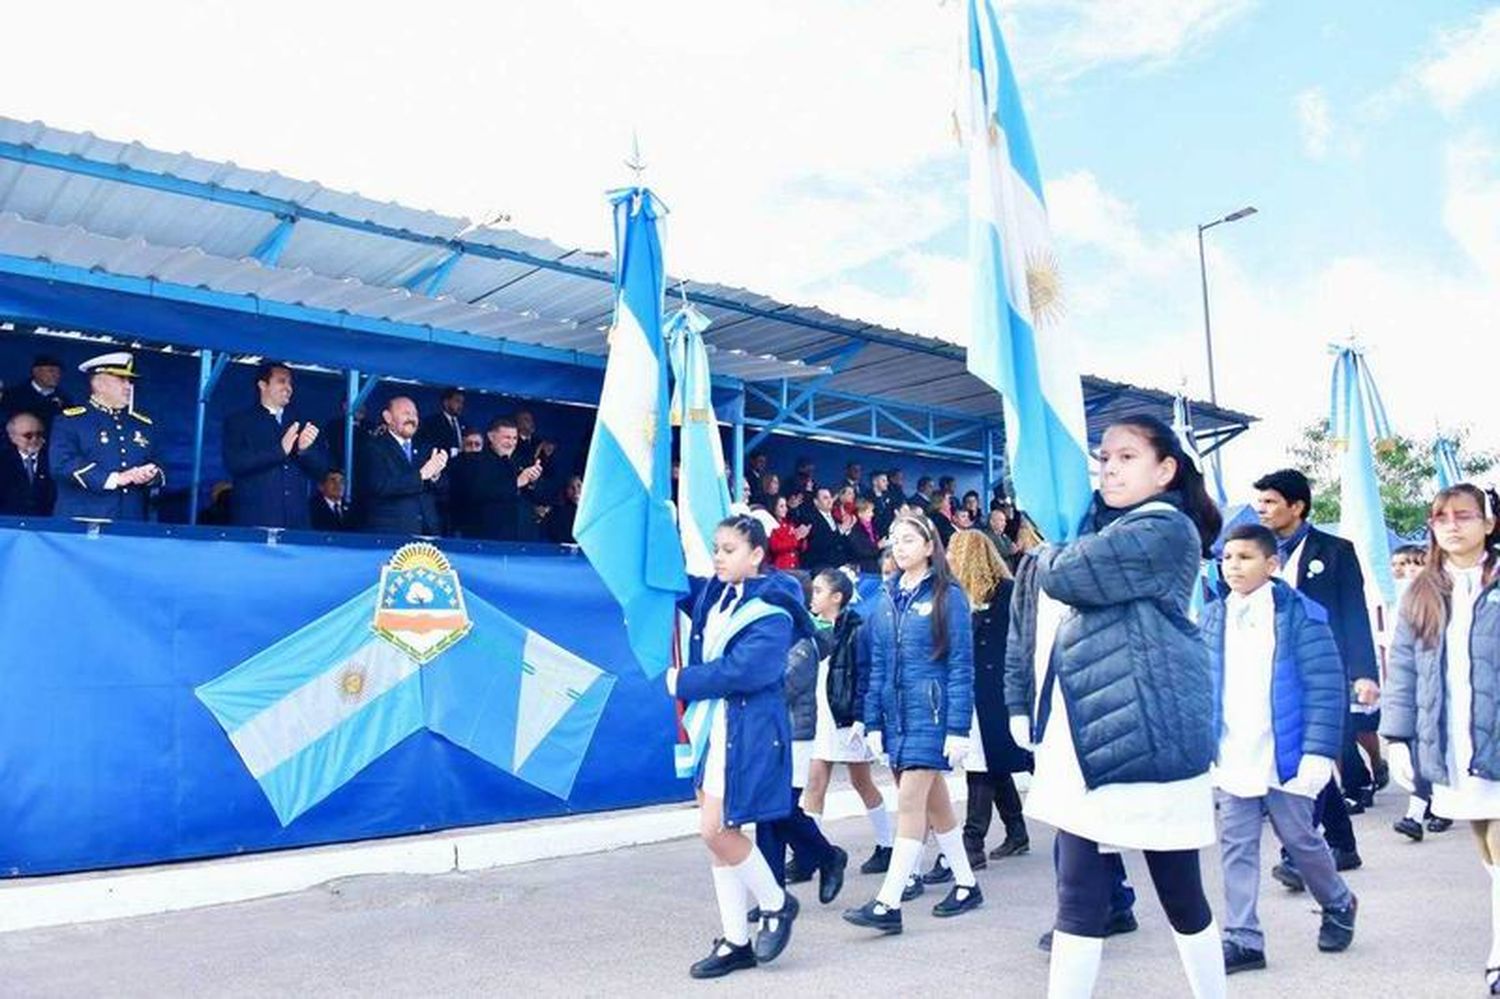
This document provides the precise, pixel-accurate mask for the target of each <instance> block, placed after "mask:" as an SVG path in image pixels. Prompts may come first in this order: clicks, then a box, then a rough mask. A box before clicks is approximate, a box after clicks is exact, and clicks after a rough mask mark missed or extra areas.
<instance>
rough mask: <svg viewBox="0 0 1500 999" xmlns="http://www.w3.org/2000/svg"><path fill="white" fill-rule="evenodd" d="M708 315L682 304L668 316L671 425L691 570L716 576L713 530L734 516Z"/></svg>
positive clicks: (680, 517)
mask: <svg viewBox="0 0 1500 999" xmlns="http://www.w3.org/2000/svg"><path fill="white" fill-rule="evenodd" d="M708 324H709V321H708V317H706V316H704V315H703V313H701V312H699V311H698V310H697V309H695V308H693V307H692V306H691V305H686V304H685V305H683V307H682V308H681V309H678V310H677V311H676V312H674V313H673V314H672V318H671V319H670V320H668V321H667V330H666V333H667V342H668V344H670V345H671V350H672V379H673V390H672V425H673V426H676V427H681V428H682V432H681V441H680V444H679V445H678V452H679V464H678V470H677V526H678V530H679V533H680V534H681V536H682V553H683V558H684V561H685V563H686V565H687V571H688V572H689V573H691V574H692V575H694V576H711V575H713V571H714V565H713V550H714V529H715V528H717V527H718V526H719V522H720V521H721V520H723V519H724V518H725V517H727V516H729V483H728V480H727V478H726V477H725V469H724V445H723V442H722V441H721V440H720V439H719V423H718V420H717V419H715V417H714V404H713V380H712V373H711V372H710V371H709V367H708V348H707V347H706V346H704V343H703V331H704V330H705V329H707V328H708Z"/></svg>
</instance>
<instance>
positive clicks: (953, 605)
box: [844, 513, 984, 933]
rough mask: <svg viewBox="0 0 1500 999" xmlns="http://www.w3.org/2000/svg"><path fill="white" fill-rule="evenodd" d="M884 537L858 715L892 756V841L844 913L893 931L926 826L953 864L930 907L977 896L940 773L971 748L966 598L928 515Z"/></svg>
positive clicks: (899, 521)
mask: <svg viewBox="0 0 1500 999" xmlns="http://www.w3.org/2000/svg"><path fill="white" fill-rule="evenodd" d="M890 538H891V551H892V554H893V555H894V557H895V560H896V566H897V569H898V572H897V574H896V575H895V576H893V577H892V578H891V579H888V580H886V582H885V585H884V586H883V587H882V590H881V595H880V597H879V598H878V599H877V600H875V601H873V602H874V604H875V608H874V610H873V611H872V612H871V617H870V619H869V623H868V624H866V625H865V627H866V628H868V629H869V634H870V687H869V690H868V691H867V692H866V694H865V701H864V716H865V732H866V735H865V740H866V742H867V743H868V745H869V747H870V751H871V752H872V753H874V754H875V755H876V756H881V755H886V754H889V756H890V762H891V770H892V771H893V772H894V773H895V774H896V799H897V816H896V841H895V844H894V845H893V847H892V849H891V860H890V866H889V867H888V868H887V869H886V873H885V881H884V882H883V883H882V884H881V886H880V891H879V892H878V893H877V894H876V896H875V898H874V899H872V900H871V901H869V902H867V903H865V904H864V905H862V906H860V907H859V908H857V909H850V910H848V911H847V912H845V913H844V918H845V919H847V920H848V921H849V922H851V923H853V924H855V925H856V926H866V927H869V928H871V929H874V930H879V931H880V932H881V933H900V932H901V929H902V926H901V902H902V893H903V892H904V891H905V890H906V885H907V881H908V879H909V878H911V876H912V875H913V874H914V873H915V872H916V869H917V865H918V864H919V863H921V860H922V841H923V840H924V839H925V838H926V836H927V831H928V829H929V828H930V829H931V830H932V832H933V835H934V836H935V837H936V838H937V843H938V849H939V850H940V851H942V854H943V856H944V857H946V858H947V860H948V866H949V867H950V868H952V870H953V887H952V888H951V889H950V890H949V892H948V895H947V897H946V898H944V899H943V900H942V901H941V902H939V903H938V904H937V905H936V906H934V907H933V909H932V914H933V915H934V916H957V915H960V914H961V913H965V912H968V911H970V910H971V909H976V908H978V907H979V906H980V905H981V904H982V903H983V902H984V896H983V895H982V894H981V893H980V891H979V884H978V882H977V881H975V879H974V871H973V869H972V868H971V867H970V865H969V860H968V857H967V856H966V855H965V854H964V845H963V831H962V830H961V829H960V828H959V824H958V819H957V818H956V817H955V816H954V813H953V802H952V800H951V799H950V798H949V796H948V785H947V783H946V781H945V780H944V777H943V775H944V773H945V772H947V771H948V770H950V769H952V768H953V767H955V766H957V765H958V764H959V762H960V761H961V760H963V758H964V757H965V756H967V755H968V752H969V723H970V718H971V715H972V713H973V710H974V636H973V632H972V631H971V630H970V623H969V601H968V598H966V597H965V596H964V591H963V589H962V588H961V587H960V586H959V585H958V583H956V582H955V581H954V580H953V577H952V575H951V574H950V573H949V571H948V563H947V560H946V559H945V558H944V557H943V543H942V540H941V538H940V537H939V535H938V533H937V529H936V528H935V527H934V526H933V524H932V522H931V521H930V520H928V519H927V517H925V516H923V515H922V514H910V513H903V514H902V515H900V516H899V517H897V518H896V521H895V523H894V524H892V525H891V534H890ZM916 890H917V891H918V892H919V891H920V890H921V882H920V881H918V882H917V888H916ZM912 897H915V895H914V894H913V895H912Z"/></svg>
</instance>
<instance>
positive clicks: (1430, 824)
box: [1427, 815, 1453, 833]
mask: <svg viewBox="0 0 1500 999" xmlns="http://www.w3.org/2000/svg"><path fill="white" fill-rule="evenodd" d="M1452 828H1453V820H1452V819H1440V818H1438V817H1437V816H1436V815H1434V816H1433V817H1432V818H1430V819H1428V820H1427V831H1428V832H1430V833H1440V832H1447V831H1448V830H1449V829H1452Z"/></svg>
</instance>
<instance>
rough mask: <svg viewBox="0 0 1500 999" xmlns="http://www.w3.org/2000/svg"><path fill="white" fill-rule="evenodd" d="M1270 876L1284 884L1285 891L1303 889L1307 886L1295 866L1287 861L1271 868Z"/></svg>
mask: <svg viewBox="0 0 1500 999" xmlns="http://www.w3.org/2000/svg"><path fill="white" fill-rule="evenodd" d="M1271 877H1273V878H1275V879H1276V880H1277V881H1280V882H1281V883H1282V884H1283V885H1285V886H1286V889H1287V891H1304V890H1306V888H1307V884H1306V883H1305V882H1304V881H1303V880H1302V875H1301V874H1299V873H1297V868H1295V867H1293V866H1292V865H1291V864H1290V863H1289V862H1283V863H1280V864H1277V865H1276V866H1275V867H1273V868H1271Z"/></svg>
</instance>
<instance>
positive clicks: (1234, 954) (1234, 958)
mask: <svg viewBox="0 0 1500 999" xmlns="http://www.w3.org/2000/svg"><path fill="white" fill-rule="evenodd" d="M1265 966H1266V952H1265V951H1263V950H1251V949H1250V948H1249V947H1242V946H1240V945H1239V944H1237V943H1235V942H1234V941H1232V940H1225V941H1224V974H1226V975H1232V974H1234V973H1235V972H1237V971H1259V970H1260V969H1262V968H1264V967H1265Z"/></svg>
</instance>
